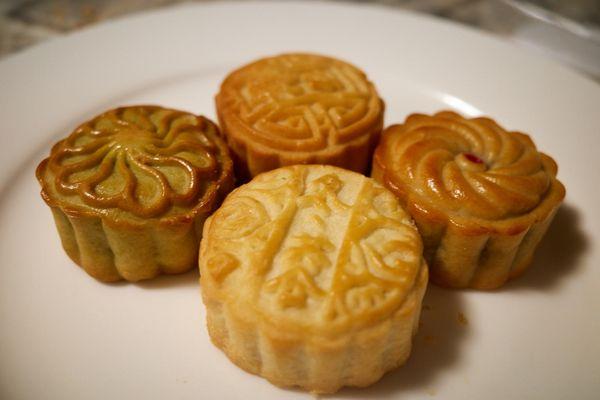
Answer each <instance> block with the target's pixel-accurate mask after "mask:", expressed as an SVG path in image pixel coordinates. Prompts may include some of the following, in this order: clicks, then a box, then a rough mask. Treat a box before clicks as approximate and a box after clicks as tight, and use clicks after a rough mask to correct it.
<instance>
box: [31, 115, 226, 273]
mask: <svg viewBox="0 0 600 400" xmlns="http://www.w3.org/2000/svg"><path fill="white" fill-rule="evenodd" d="M36 176H37V178H38V180H39V182H40V185H41V186H42V197H43V199H44V200H45V201H46V203H47V204H48V205H49V206H50V208H51V209H52V214H53V216H54V221H55V222H56V226H57V228H58V233H59V234H60V238H61V241H62V245H63V248H64V249H65V251H66V252H67V254H68V255H69V256H70V257H71V259H72V260H73V261H75V262H76V263H77V264H79V265H80V266H81V267H83V269H84V270H85V271H86V272H87V273H88V274H90V275H91V276H93V277H94V278H96V279H99V280H101V281H117V280H120V279H126V280H128V281H138V280H141V279H149V278H153V277H155V276H156V275H158V274H160V273H166V274H175V273H181V272H184V271H187V270H189V269H190V268H192V267H193V266H195V265H196V263H197V256H198V246H199V242H200V236H201V233H202V226H203V224H204V220H205V219H206V217H208V215H210V214H211V213H212V212H213V211H214V210H215V209H216V208H217V207H218V206H219V205H220V202H221V201H222V199H223V198H224V197H225V195H226V194H227V193H228V192H229V191H230V190H231V189H232V188H233V162H232V160H231V158H230V156H229V152H228V149H227V145H226V144H225V142H224V141H223V140H222V139H221V138H220V137H219V132H218V128H217V127H216V125H215V124H214V123H212V122H211V121H209V120H208V119H206V118H204V117H199V116H195V115H192V114H189V113H186V112H182V111H176V110H170V109H165V108H161V107H155V106H135V107H133V106H132V107H122V108H117V109H114V110H110V111H107V112H105V113H103V114H101V115H98V116H97V117H95V118H93V119H92V120H90V121H87V122H85V123H83V124H82V125H80V126H79V127H78V128H77V129H75V131H74V132H73V133H71V134H70V135H69V136H68V137H67V138H66V139H64V140H61V141H60V142H58V143H56V144H55V145H54V147H53V148H52V151H51V152H50V156H49V157H48V158H46V159H45V160H43V161H42V162H41V163H40V165H39V166H38V167H37V170H36Z"/></svg>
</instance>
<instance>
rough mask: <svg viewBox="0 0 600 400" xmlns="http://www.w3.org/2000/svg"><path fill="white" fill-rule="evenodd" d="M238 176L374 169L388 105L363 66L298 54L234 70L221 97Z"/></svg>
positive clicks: (220, 112)
mask: <svg viewBox="0 0 600 400" xmlns="http://www.w3.org/2000/svg"><path fill="white" fill-rule="evenodd" d="M216 107H217V114H218V116H219V124H220V126H221V129H222V133H223V134H224V135H225V137H226V138H227V143H228V144H229V147H230V148H231V150H232V153H233V155H234V159H235V162H236V173H237V175H239V176H242V177H243V178H249V177H252V176H255V175H257V174H259V173H261V172H265V171H268V170H271V169H274V168H278V167H281V166H284V165H292V164H330V165H336V166H338V167H343V168H346V169H350V170H353V171H357V172H362V173H364V172H366V171H367V169H368V168H369V164H370V162H371V154H372V152H373V149H374V148H375V145H376V144H377V141H378V139H379V134H380V133H381V129H382V127H383V112H384V104H383V101H382V100H381V99H380V98H379V95H378V94H377V91H376V90H375V87H374V85H373V84H372V83H371V82H370V81H369V80H368V79H367V77H366V75H365V74H364V73H363V72H362V71H360V70H359V69H358V68H356V67H354V66H352V65H350V64H348V63H346V62H344V61H340V60H337V59H334V58H331V57H325V56H321V55H316V54H304V53H290V54H282V55H279V56H275V57H267V58H263V59H260V60H258V61H255V62H253V63H250V64H248V65H246V66H244V67H242V68H240V69H238V70H236V71H233V72H232V73H230V74H229V75H228V76H227V77H226V78H225V80H224V81H223V83H222V84H221V89H220V92H219V94H218V95H217V96H216Z"/></svg>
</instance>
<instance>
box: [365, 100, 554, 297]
mask: <svg viewBox="0 0 600 400" xmlns="http://www.w3.org/2000/svg"><path fill="white" fill-rule="evenodd" d="M556 172H557V165H556V163H555V162H554V160H552V158H550V157H549V156H547V155H545V154H543V153H540V152H538V150H537V149H536V147H535V145H534V143H533V141H532V140H531V138H530V137H529V136H527V135H525V134H523V133H519V132H510V131H507V130H505V129H503V128H502V127H500V126H499V125H498V124H497V123H496V122H494V121H493V120H491V119H489V118H472V119H468V118H463V117H461V116H460V115H458V114H456V113H454V112H449V111H443V112H439V113H437V114H435V115H432V116H429V115H422V114H413V115H410V116H409V117H408V118H407V119H406V121H405V122H404V124H402V125H394V126H391V127H389V128H387V129H386V130H385V131H384V133H383V135H382V139H381V143H380V144H379V146H378V147H377V149H376V151H375V156H374V158H373V171H372V176H373V177H374V178H375V179H376V180H378V181H380V182H382V183H383V184H384V185H385V186H386V187H388V188H389V189H391V190H392V192H394V193H395V194H396V195H397V196H398V197H399V198H400V200H401V203H402V204H403V205H404V206H405V208H406V210H407V211H408V212H409V213H410V214H411V215H412V216H413V218H414V220H415V222H416V224H417V226H418V228H419V231H420V233H421V235H422V237H423V242H424V247H425V258H426V260H427V262H428V264H429V266H430V274H431V280H432V281H433V282H435V283H437V284H439V285H442V286H448V287H454V288H465V287H470V288H475V289H492V288H497V287H499V286H501V285H503V284H504V283H505V282H506V281H507V280H508V279H511V278H514V277H516V276H518V275H520V274H521V273H522V272H523V271H524V270H525V269H526V268H527V267H528V266H529V264H531V262H532V259H533V254H534V251H535V248H536V247H537V245H538V243H539V242H540V240H541V239H542V237H543V236H544V233H545V232H546V230H547V228H548V226H549V225H550V222H551V221H552V218H553V217H554V214H555V212H556V210H557V209H558V207H559V206H560V204H561V202H562V200H563V198H564V196H565V188H564V186H563V185H562V184H561V183H560V182H559V181H558V180H557V179H556Z"/></svg>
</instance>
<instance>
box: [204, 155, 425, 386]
mask: <svg viewBox="0 0 600 400" xmlns="http://www.w3.org/2000/svg"><path fill="white" fill-rule="evenodd" d="M200 283H201V286H202V298H203V301H204V304H205V305H206V311H207V326H208V332H209V334H210V337H211V339H212V341H213V343H214V344H215V345H216V346H217V347H219V348H220V349H222V350H223V351H224V352H225V354H226V355H227V356H228V357H229V358H230V359H231V360H232V361H233V362H234V363H235V364H237V365H238V366H240V367H241V368H243V369H245V370H246V371H249V372H251V373H254V374H258V375H261V376H263V377H265V378H267V379H268V380H269V381H271V382H272V383H274V384H276V385H278V386H283V387H293V386H296V387H300V388H302V389H305V390H309V391H311V392H318V393H331V392H335V391H336V390H338V389H339V388H340V387H342V386H367V385H370V384H372V383H374V382H376V381H377V380H378V379H379V378H380V377H381V376H382V375H383V374H384V373H385V372H386V371H388V370H390V369H392V368H395V367H397V366H399V365H401V364H402V363H403V362H404V361H405V360H406V358H407V357H408V355H409V353H410V349H411V341H412V336H413V334H414V333H415V332H416V329H417V325H418V320H419V314H420V310H421V300H422V298H423V294H424V292H425V288H426V286H427V266H426V264H425V262H424V260H423V257H422V243H421V238H420V236H419V234H418V231H417V228H416V227H415V225H414V224H413V222H412V220H411V218H410V216H409V215H408V214H407V213H406V212H405V211H404V210H403V209H402V208H401V206H400V204H399V202H398V200H397V199H396V197H395V196H394V195H393V194H392V193H391V192H389V191H388V190H387V189H385V188H384V187H383V186H381V185H380V184H378V183H377V182H375V181H374V180H372V179H370V178H367V177H365V176H364V175H361V174H357V173H355V172H351V171H348V170H344V169H341V168H337V167H332V166H323V165H309V166H307V165H296V166H289V167H284V168H280V169H276V170H273V171H270V172H266V173H263V174H261V175H259V176H257V177H256V178H254V179H253V180H252V181H251V182H250V183H248V184H246V185H244V186H241V187H239V188H238V189H236V190H235V191H233V192H232V193H231V194H230V195H229V196H228V197H227V198H226V199H225V201H224V203H223V205H222V206H221V207H220V208H219V209H218V210H217V211H216V212H215V213H214V214H213V215H212V216H211V217H210V218H209V219H208V220H207V221H206V224H205V226H204V236H203V238H202V242H201V245H200Z"/></svg>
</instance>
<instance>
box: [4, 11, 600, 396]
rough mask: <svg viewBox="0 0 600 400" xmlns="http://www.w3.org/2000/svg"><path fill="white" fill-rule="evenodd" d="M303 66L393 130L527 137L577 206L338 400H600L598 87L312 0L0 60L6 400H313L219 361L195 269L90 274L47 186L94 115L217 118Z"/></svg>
mask: <svg viewBox="0 0 600 400" xmlns="http://www.w3.org/2000/svg"><path fill="white" fill-rule="evenodd" d="M290 50H308V51H316V52H322V53H327V54H332V55H334V56H338V57H341V58H344V59H347V60H349V61H351V62H353V63H355V64H357V65H359V66H361V67H362V68H364V69H365V70H366V71H367V72H368V74H369V75H370V77H371V78H372V79H373V80H374V81H375V83H376V85H377V86H378V88H379V90H380V92H381V95H382V96H383V98H384V99H385V100H386V103H387V111H386V112H387V114H386V120H387V121H386V122H387V123H392V122H399V121H402V120H403V118H404V117H405V116H406V115H407V114H408V113H410V112H415V111H424V112H432V111H435V110H439V109H442V108H454V109H457V110H458V111H461V112H463V113H464V114H468V115H472V114H479V113H485V114H489V115H491V116H493V117H495V118H496V119H497V120H498V121H500V122H501V123H502V124H503V125H505V126H506V127H508V128H511V129H519V130H523V131H525V132H529V133H531V134H532V135H533V137H534V139H535V141H536V142H537V144H538V146H539V147H540V148H541V149H542V150H543V151H546V152H548V153H549V154H551V155H553V156H554V157H555V158H556V159H557V160H558V163H559V165H560V167H561V170H560V174H559V175H560V178H561V179H562V180H563V182H564V183H565V184H566V187H567V191H568V194H567V200H566V203H565V205H564V206H563V208H562V209H561V211H560V212H559V213H558V215H557V217H556V220H555V222H554V224H553V226H552V227H551V229H550V232H549V233H548V235H547V237H546V239H545V241H544V243H543V244H542V246H541V249H540V250H539V253H538V255H537V259H536V262H535V265H534V266H533V269H532V270H530V271H529V273H527V274H526V275H525V276H524V277H523V278H522V279H520V280H518V281H516V282H514V283H511V284H509V285H507V286H506V287H505V288H503V289H502V290H499V291H497V292H493V293H479V292H472V291H446V290H441V289H438V288H435V287H430V290H429V291H428V293H427V295H426V298H425V301H424V303H425V304H426V305H427V306H428V308H429V309H428V310H425V311H424V312H423V326H422V328H421V331H420V333H419V335H418V336H417V338H416V340H415V347H414V351H413V354H412V356H411V358H410V360H409V361H408V363H407V364H406V365H405V366H404V367H402V368H401V369H399V370H397V371H394V372H392V373H390V374H388V375H386V376H385V377H384V378H383V379H382V381H380V382H379V383H377V384H375V385H373V386H372V387H371V388H368V389H365V390H349V389H346V390H343V391H341V392H340V393H338V394H337V395H336V396H334V398H406V399H412V398H431V397H432V396H433V397H437V398H440V399H470V398H472V399H517V398H518V399H525V398H526V399H544V400H546V399H566V398H571V399H591V398H597V397H595V395H597V394H598V392H600V340H599V339H598V338H599V337H600V321H599V316H600V280H599V276H600V269H599V268H598V265H599V264H600V254H599V253H598V248H597V243H598V239H599V238H600V214H599V204H600V197H599V189H598V183H600V181H599V177H598V174H599V173H600V157H599V156H598V149H599V148H600V87H599V86H598V85H597V84H595V83H593V82H591V81H589V80H587V79H585V78H582V77H580V76H578V75H576V74H575V73H572V72H570V71H569V70H566V69H564V68H562V67H560V66H558V65H555V64H552V63H550V62H547V61H544V60H541V59H538V58H534V57H532V56H530V55H529V54H527V53H526V52H524V51H523V50H519V49H516V48H513V47H511V46H509V45H507V44H505V43H503V42H500V41H498V40H495V39H493V38H491V37H487V36H484V35H482V34H479V33H477V32H473V31H471V30H468V29H465V28H462V27H459V26H455V25H451V24H447V23H443V22H440V21H436V20H433V19H429V18H425V17H422V16H419V15H412V14H407V13H401V12H397V11H393V10H391V9H388V8H370V7H357V6H347V5H341V4H339V3H337V4H325V3H314V2H310V3H308V2H307V3H285V4H281V3H279V4H275V3H262V4H261V3H243V4H235V3H218V4H210V5H198V6H192V5H187V6H182V7H176V8H171V9H166V10H163V11H158V12H153V13H148V14H142V15H138V16H134V17H132V18H127V19H123V20H119V21H115V22H110V23H107V24H103V25H100V26H97V27H94V28H92V29H87V30H84V31H82V32H79V33H77V34H74V35H69V36H67V37H65V38H61V39H58V40H54V41H51V42H49V43H46V44H43V45H41V46H38V47H36V48H34V49H32V50H29V51H27V52H25V53H23V54H20V55H17V56H14V57H12V58H9V59H7V60H5V61H2V62H1V63H0V104H1V106H0V129H1V130H0V132H1V133H0V152H1V157H0V190H1V191H0V222H1V224H0V263H1V264H0V398H2V399H61V400H67V399H103V400H104V399H133V398H136V399H138V398H139V399H141V398H143V399H199V398H211V399H212V398H214V399H217V398H218V399H235V398H240V399H248V398H253V399H254V398H265V399H292V398H310V397H309V396H308V395H307V394H305V393H302V392H298V391H286V390H281V389H278V388H275V387H274V386H272V385H270V384H269V383H268V382H266V381H265V380H263V379H261V378H258V377H255V376H252V375H249V374H247V373H245V372H243V371H241V370H240V369H238V368H237V367H235V366H234V365H233V364H231V363H230V362H229V361H228V360H227V358H226V357H225V356H224V355H223V354H222V353H221V352H220V351H218V350H217V349H216V348H214V347H213V346H212V344H211V343H210V342H209V340H208V337H207V333H206V329H205V326H204V318H205V314H204V308H203V306H202V304H201V301H200V296H199V290H198V284H197V278H198V275H197V272H195V271H194V272H192V273H188V274H185V275H182V276H177V277H164V278H160V279H157V280H153V281H150V282H146V283H140V284H116V285H106V284H101V283H98V282H96V281H94V280H93V279H91V278H90V277H88V276H87V275H86V274H85V273H84V272H83V271H81V270H80V269H79V268H77V267H76V266H75V265H74V264H73V263H72V262H71V261H70V260H69V259H68V258H67V256H66V255H65V254H64V253H63V250H62V249H61V246H60V243H59V239H58V235H57V234H56V232H55V228H54V223H53V221H52V218H51V215H50V212H49V210H48V209H47V207H46V206H45V204H44V203H43V202H42V200H41V199H40V197H39V193H38V192H39V188H38V184H37V182H36V181H35V179H34V168H35V166H36V164H37V163H38V162H39V161H40V160H41V159H42V158H43V157H45V155H46V154H47V153H48V152H49V149H50V146H51V144H52V143H53V142H54V141H56V140H57V139H59V138H60V137H61V136H64V135H66V134H68V133H69V132H70V130H71V129H72V128H73V127H75V125H76V124H77V123H79V122H81V121H83V120H85V119H87V118H90V117H92V116H93V115H95V114H96V113H98V112H101V111H103V110H104V109H107V108H109V107H113V106H116V105H121V104H133V103H157V104H162V105H166V106H170V107H175V108H182V109H186V110H190V111H193V112H198V113H203V114H206V115H208V116H209V117H212V116H214V109H213V95H214V94H215V92H216V90H217V87H218V84H219V82H220V81H221V79H222V78H223V77H224V75H225V74H226V73H227V71H229V70H230V69H232V68H234V67H236V66H238V65H240V64H242V63H245V62H247V61H250V60H252V59H254V58H257V57H260V56H263V55H268V54H273V53H277V52H283V51H290ZM460 313H462V314H463V315H464V316H465V317H466V320H467V321H466V322H465V321H463V322H460V317H459V315H460Z"/></svg>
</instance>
